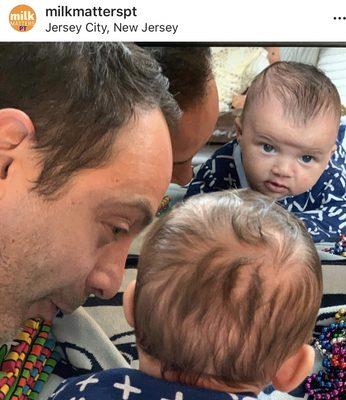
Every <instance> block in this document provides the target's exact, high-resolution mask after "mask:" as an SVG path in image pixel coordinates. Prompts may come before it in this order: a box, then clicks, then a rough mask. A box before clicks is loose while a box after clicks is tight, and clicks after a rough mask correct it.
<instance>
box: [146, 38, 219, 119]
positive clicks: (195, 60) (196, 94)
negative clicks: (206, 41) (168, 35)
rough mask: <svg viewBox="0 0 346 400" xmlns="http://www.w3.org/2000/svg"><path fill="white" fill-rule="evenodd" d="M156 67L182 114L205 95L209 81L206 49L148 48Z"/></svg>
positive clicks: (208, 63)
mask: <svg viewBox="0 0 346 400" xmlns="http://www.w3.org/2000/svg"><path fill="white" fill-rule="evenodd" d="M147 49H148V50H150V51H151V53H152V55H153V56H154V57H155V59H156V60H157V61H158V62H159V63H160V65H161V68H162V73H163V74H164V75H165V76H166V77H167V78H168V80H169V91H170V92H171V93H172V95H173V96H174V98H175V100H176V101H177V102H178V104H179V107H180V108H181V109H182V110H183V111H186V110H188V109H189V108H192V107H193V106H194V105H195V104H196V103H198V102H200V101H201V98H202V97H203V96H204V95H205V93H206V85H207V82H208V80H209V79H211V78H212V64H211V51H210V48H209V47H169V46H167V47H148V48H147Z"/></svg>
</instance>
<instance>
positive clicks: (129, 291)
mask: <svg viewBox="0 0 346 400" xmlns="http://www.w3.org/2000/svg"><path fill="white" fill-rule="evenodd" d="M135 288H136V281H135V280H134V281H131V282H130V283H129V285H128V286H127V288H126V290H125V292H124V296H123V308H124V314H125V318H126V321H127V323H128V324H129V325H130V326H131V327H132V328H133V327H134V326H135Z"/></svg>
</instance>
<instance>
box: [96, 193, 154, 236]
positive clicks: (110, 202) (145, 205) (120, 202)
mask: <svg viewBox="0 0 346 400" xmlns="http://www.w3.org/2000/svg"><path fill="white" fill-rule="evenodd" d="M98 208H99V209H112V210H114V209H116V208H118V209H119V210H121V209H122V208H123V209H133V210H135V211H139V213H140V214H142V216H143V218H141V221H140V226H139V228H140V229H143V228H145V227H146V226H147V225H149V224H150V223H151V222H152V220H153V219H154V213H153V211H152V208H151V206H150V203H149V201H148V200H147V199H142V198H140V199H135V200H124V199H117V198H114V197H112V198H108V199H105V200H104V201H102V202H101V203H100V204H99V205H98Z"/></svg>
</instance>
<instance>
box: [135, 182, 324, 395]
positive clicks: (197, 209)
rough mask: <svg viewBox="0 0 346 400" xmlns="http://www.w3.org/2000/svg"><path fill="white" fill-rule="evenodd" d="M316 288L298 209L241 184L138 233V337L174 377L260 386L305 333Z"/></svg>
mask: <svg viewBox="0 0 346 400" xmlns="http://www.w3.org/2000/svg"><path fill="white" fill-rule="evenodd" d="M321 296H322V275H321V265H320V261H319V258H318V255H317V252H316V249H315V246H314V244H313V242H312V240H311V238H310V236H309V234H308V232H307V231H306V228H305V227H304V225H303V224H302V223H301V222H300V221H299V220H298V219H297V218H296V217H294V216H293V215H292V214H290V213H288V212H287V211H286V210H284V209H283V208H282V207H281V206H279V205H277V204H275V203H274V202H273V201H272V200H271V199H270V198H268V197H266V196H264V195H262V194H260V193H256V192H253V191H250V190H247V189H246V190H234V191H224V192H218V193H210V194H203V195H199V196H194V197H192V198H190V199H188V200H187V201H186V202H184V203H182V204H181V205H179V206H178V207H177V208H174V209H173V210H172V211H171V212H170V213H168V214H167V215H165V216H163V217H161V218H160V219H159V220H158V221H157V222H156V223H155V224H154V226H153V227H152V229H151V230H150V231H149V233H148V235H147V236H146V239H145V241H144V244H143V247H142V251H141V256H140V261H139V265H138V278H137V286H136V291H135V332H136V338H137V344H138V346H139V348H140V349H141V350H142V351H144V352H145V353H146V354H148V355H149V356H152V357H153V358H155V359H157V360H159V361H160V362H161V365H162V373H163V376H165V374H166V373H167V372H169V373H170V374H171V373H173V374H175V376H176V379H178V380H179V381H180V382H183V383H189V384H193V383H195V382H196V381H197V380H198V378H199V377H201V376H203V377H205V376H207V377H211V378H213V379H216V380H218V381H220V382H222V383H225V384H227V385H229V386H231V387H238V386H239V387H242V386H243V385H256V386H258V387H259V388H263V387H264V386H265V385H266V384H268V383H269V382H270V379H271V378H272V377H273V376H274V375H275V372H276V371H277V370H278V368H279V367H280V366H281V365H282V363H283V362H284V361H285V360H286V359H287V358H288V357H289V356H290V355H292V354H293V353H294V352H295V351H297V350H298V348H299V347H300V346H301V345H303V344H304V343H306V342H308V341H309V339H310V337H311V333H312V330H313V327H314V324H315V320H316V315H317V312H318V308H319V305H320V301H321Z"/></svg>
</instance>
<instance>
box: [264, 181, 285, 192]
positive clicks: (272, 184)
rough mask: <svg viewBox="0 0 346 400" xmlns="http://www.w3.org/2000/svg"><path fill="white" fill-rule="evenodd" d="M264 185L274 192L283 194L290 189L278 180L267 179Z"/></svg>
mask: <svg viewBox="0 0 346 400" xmlns="http://www.w3.org/2000/svg"><path fill="white" fill-rule="evenodd" d="M264 186H265V187H266V188H267V189H268V190H269V191H270V192H272V193H279V194H282V193H287V192H288V191H289V189H288V187H287V186H285V185H283V184H281V183H279V182H276V181H265V182H264Z"/></svg>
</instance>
